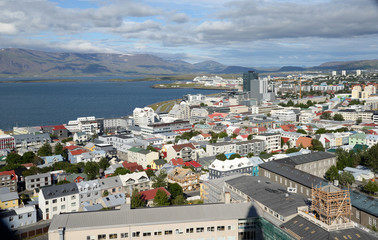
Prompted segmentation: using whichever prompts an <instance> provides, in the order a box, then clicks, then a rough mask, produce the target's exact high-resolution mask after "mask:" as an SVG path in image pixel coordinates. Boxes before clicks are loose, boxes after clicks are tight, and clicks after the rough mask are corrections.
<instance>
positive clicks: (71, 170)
mask: <svg viewBox="0 0 378 240" xmlns="http://www.w3.org/2000/svg"><path fill="white" fill-rule="evenodd" d="M66 172H68V173H79V168H78V167H77V166H75V165H71V166H69V167H68V168H66Z"/></svg>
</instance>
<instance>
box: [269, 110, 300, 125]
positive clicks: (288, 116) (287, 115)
mask: <svg viewBox="0 0 378 240" xmlns="http://www.w3.org/2000/svg"><path fill="white" fill-rule="evenodd" d="M272 118H275V119H277V120H279V121H283V122H296V121H297V115H296V114H295V112H294V111H290V110H289V111H285V110H278V111H274V112H272Z"/></svg>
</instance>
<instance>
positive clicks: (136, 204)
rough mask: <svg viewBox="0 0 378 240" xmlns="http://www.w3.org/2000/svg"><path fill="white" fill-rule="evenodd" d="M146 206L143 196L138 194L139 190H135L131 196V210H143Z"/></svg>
mask: <svg viewBox="0 0 378 240" xmlns="http://www.w3.org/2000/svg"><path fill="white" fill-rule="evenodd" d="M144 205H145V201H144V200H143V198H142V195H141V194H140V193H138V189H136V188H135V189H134V190H133V194H132V195H131V208H141V207H143V206H144Z"/></svg>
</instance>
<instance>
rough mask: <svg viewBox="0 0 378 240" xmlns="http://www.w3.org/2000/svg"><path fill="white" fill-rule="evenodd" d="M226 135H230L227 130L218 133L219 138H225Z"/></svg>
mask: <svg viewBox="0 0 378 240" xmlns="http://www.w3.org/2000/svg"><path fill="white" fill-rule="evenodd" d="M225 137H228V135H227V133H226V132H220V133H219V134H218V138H225Z"/></svg>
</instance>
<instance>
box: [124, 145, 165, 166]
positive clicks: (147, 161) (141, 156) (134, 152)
mask: <svg viewBox="0 0 378 240" xmlns="http://www.w3.org/2000/svg"><path fill="white" fill-rule="evenodd" d="M156 159H159V153H158V152H154V151H150V150H146V149H143V148H136V147H133V148H130V149H129V150H127V161H128V162H135V163H138V164H139V165H142V166H143V168H147V165H151V163H152V161H153V160H156Z"/></svg>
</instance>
